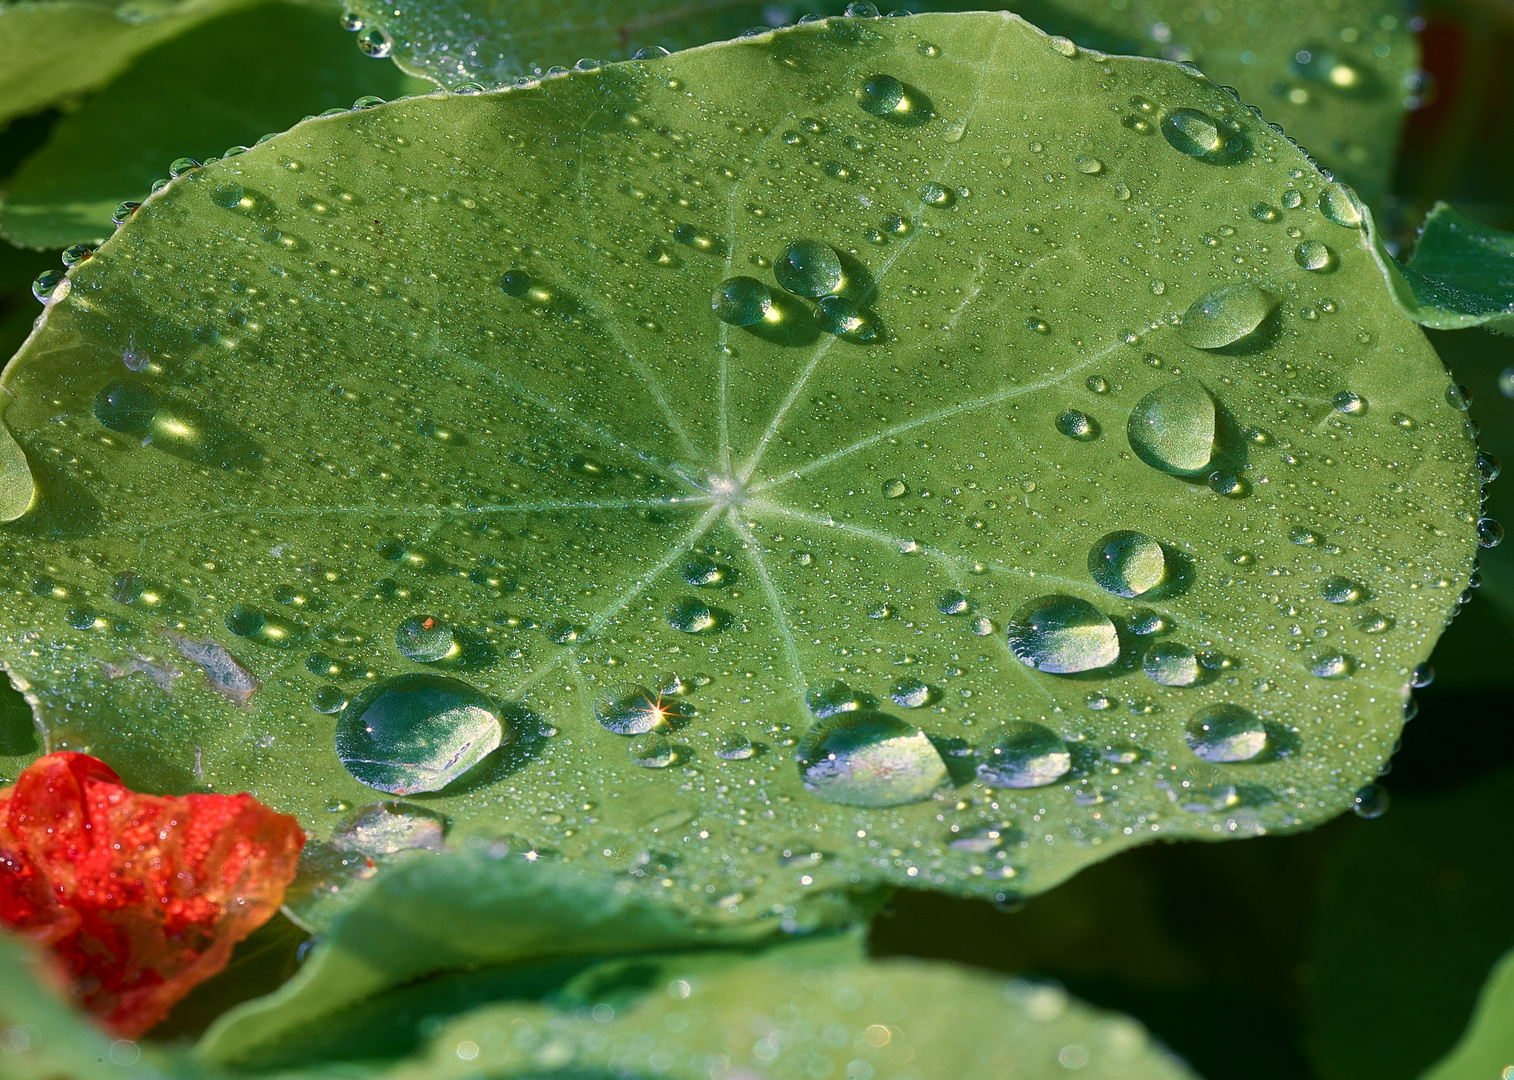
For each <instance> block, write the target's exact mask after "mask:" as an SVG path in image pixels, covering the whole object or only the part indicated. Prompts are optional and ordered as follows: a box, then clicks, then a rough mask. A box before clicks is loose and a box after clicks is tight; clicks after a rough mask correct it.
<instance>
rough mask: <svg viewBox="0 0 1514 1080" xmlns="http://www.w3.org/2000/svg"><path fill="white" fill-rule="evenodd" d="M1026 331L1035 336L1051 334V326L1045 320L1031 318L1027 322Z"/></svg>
mask: <svg viewBox="0 0 1514 1080" xmlns="http://www.w3.org/2000/svg"><path fill="white" fill-rule="evenodd" d="M1025 329H1027V330H1029V331H1031V333H1034V334H1049V333H1051V325H1050V324H1049V323H1048V322H1047V321H1046V320H1045V319H1037V318H1034V317H1032V318H1029V319H1026V320H1025Z"/></svg>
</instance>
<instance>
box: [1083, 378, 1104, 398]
mask: <svg viewBox="0 0 1514 1080" xmlns="http://www.w3.org/2000/svg"><path fill="white" fill-rule="evenodd" d="M1083 385H1084V386H1086V387H1088V389H1089V390H1091V391H1092V392H1093V393H1095V394H1107V393H1109V381H1108V380H1107V379H1105V378H1104V376H1102V375H1090V376H1088V378H1086V379H1084V380H1083Z"/></svg>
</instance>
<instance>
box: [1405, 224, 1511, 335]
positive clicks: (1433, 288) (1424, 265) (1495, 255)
mask: <svg viewBox="0 0 1514 1080" xmlns="http://www.w3.org/2000/svg"><path fill="white" fill-rule="evenodd" d="M1378 261H1379V263H1380V264H1381V265H1382V268H1383V274H1384V276H1386V277H1387V279H1388V282H1389V284H1390V285H1391V286H1392V287H1393V292H1394V296H1395V298H1396V299H1397V300H1398V303H1399V306H1400V307H1401V308H1403V310H1404V314H1406V315H1408V316H1409V318H1411V319H1413V320H1414V321H1415V322H1417V323H1419V324H1420V325H1422V326H1428V327H1432V328H1433V329H1436V330H1465V329H1468V328H1469V327H1474V326H1486V327H1487V328H1488V329H1490V330H1496V331H1498V332H1499V333H1502V334H1509V335H1514V233H1506V232H1503V231H1501V230H1499V229H1495V228H1492V227H1491V226H1488V225H1484V224H1482V223H1481V222H1479V221H1474V220H1472V219H1471V218H1469V217H1467V216H1466V215H1465V214H1462V213H1459V212H1458V211H1457V210H1455V209H1454V208H1453V207H1452V206H1450V204H1448V203H1443V202H1442V203H1436V204H1435V207H1434V209H1432V210H1431V211H1430V214H1429V216H1428V217H1426V218H1425V223H1424V225H1423V226H1422V227H1421V228H1420V231H1419V238H1418V240H1416V241H1415V243H1414V250H1413V251H1411V252H1410V253H1409V261H1408V262H1407V263H1405V264H1402V265H1400V264H1399V263H1397V262H1395V261H1394V260H1393V259H1392V257H1391V256H1389V255H1388V254H1387V252H1386V251H1380V252H1379V253H1378Z"/></svg>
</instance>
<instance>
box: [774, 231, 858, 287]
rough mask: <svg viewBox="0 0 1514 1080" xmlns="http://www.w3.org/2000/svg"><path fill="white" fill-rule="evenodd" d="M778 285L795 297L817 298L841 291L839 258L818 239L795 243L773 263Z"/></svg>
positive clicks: (841, 273)
mask: <svg viewBox="0 0 1514 1080" xmlns="http://www.w3.org/2000/svg"><path fill="white" fill-rule="evenodd" d="M773 276H774V277H775V278H777V280H778V284H779V285H780V286H782V287H783V288H784V289H786V290H787V291H788V292H791V293H793V294H794V295H795V296H808V297H812V298H818V297H822V296H830V295H832V294H834V293H838V292H840V291H841V287H842V285H843V284H844V283H845V280H846V275H845V273H844V272H843V270H842V267H841V257H840V256H838V255H837V254H836V251H835V249H834V248H832V247H831V246H830V245H829V244H823V243H821V242H820V241H819V240H796V241H794V242H793V243H792V244H790V245H789V246H788V247H786V248H784V249H783V254H781V255H779V256H778V259H777V261H776V262H775V263H774V264H773Z"/></svg>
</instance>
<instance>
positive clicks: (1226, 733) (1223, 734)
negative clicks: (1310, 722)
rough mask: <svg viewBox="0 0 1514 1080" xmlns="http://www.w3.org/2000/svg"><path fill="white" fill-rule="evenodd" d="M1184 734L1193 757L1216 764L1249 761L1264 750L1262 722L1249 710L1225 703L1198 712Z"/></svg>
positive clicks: (1265, 731)
mask: <svg viewBox="0 0 1514 1080" xmlns="http://www.w3.org/2000/svg"><path fill="white" fill-rule="evenodd" d="M1184 734H1185V735H1186V737H1187V740H1188V746H1189V749H1191V750H1192V751H1193V752H1194V754H1196V755H1197V756H1198V757H1199V758H1201V759H1202V760H1204V761H1208V762H1212V763H1214V764H1216V765H1222V764H1226V763H1229V762H1236V761H1252V760H1254V759H1255V758H1256V757H1257V756H1258V755H1260V754H1261V753H1262V751H1263V750H1265V749H1266V748H1267V729H1266V728H1265V727H1263V726H1262V722H1261V721H1260V720H1258V719H1257V718H1256V715H1255V714H1254V713H1252V712H1251V711H1250V710H1249V709H1243V708H1241V706H1239V705H1232V704H1230V703H1229V702H1222V703H1220V704H1218V705H1209V706H1207V707H1205V708H1203V709H1200V710H1199V711H1198V712H1197V713H1195V714H1194V717H1193V719H1192V720H1191V721H1189V724H1188V729H1187V731H1186V732H1185V733H1184Z"/></svg>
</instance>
